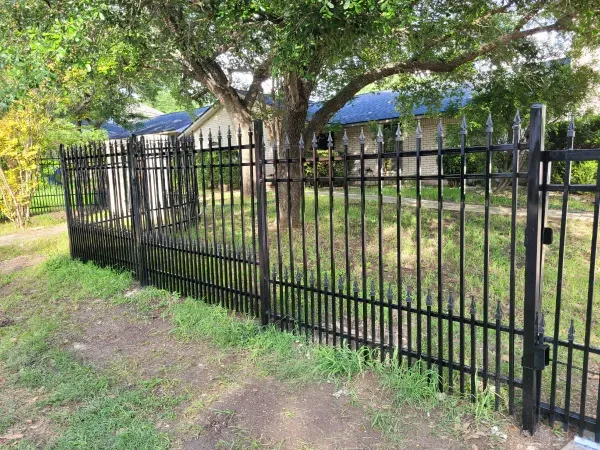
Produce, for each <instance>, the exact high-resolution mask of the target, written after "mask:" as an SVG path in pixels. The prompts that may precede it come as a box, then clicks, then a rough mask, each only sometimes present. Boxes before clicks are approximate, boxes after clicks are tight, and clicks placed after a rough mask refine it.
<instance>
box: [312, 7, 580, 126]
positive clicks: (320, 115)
mask: <svg viewBox="0 0 600 450" xmlns="http://www.w3.org/2000/svg"><path fill="white" fill-rule="evenodd" d="M527 16H529V14H528V15H527ZM573 19H574V16H573V15H567V16H564V17H562V18H560V19H558V20H557V21H556V22H554V23H553V24H550V25H545V26H540V27H537V28H530V29H526V30H523V29H521V26H523V25H524V24H522V21H521V22H520V23H519V24H518V26H517V27H516V28H515V29H513V31H512V32H510V33H506V34H504V35H502V36H500V37H498V38H497V39H495V40H493V41H491V42H488V43H487V44H484V45H481V46H480V47H479V48H478V49H475V50H472V51H470V52H466V53H464V54H462V55H460V56H457V57H455V58H453V59H450V60H425V61H419V60H415V59H411V60H408V61H402V62H397V63H390V64H386V65H384V66H381V67H379V68H376V69H373V70H369V71H366V72H364V73H362V74H361V75H358V76H357V77H355V78H354V79H352V80H350V82H349V83H348V84H346V86H344V87H343V88H342V89H341V90H340V91H338V93H337V94H336V95H334V96H333V97H332V98H330V99H329V100H327V101H326V102H324V103H323V105H322V106H321V108H320V109H319V110H318V111H317V112H316V113H315V114H314V115H313V116H312V118H311V119H310V121H309V123H308V125H307V134H308V135H310V134H312V133H313V132H318V131H320V130H322V129H323V127H324V126H325V125H326V124H327V122H328V121H329V120H330V119H331V117H332V116H333V114H335V112H336V111H338V110H339V109H340V108H342V107H343V106H344V105H345V104H346V103H347V102H348V101H350V100H351V99H352V98H353V97H354V96H355V95H356V94H357V93H358V91H360V90H361V89H362V88H364V87H365V86H368V85H369V84H371V83H374V82H375V81H379V80H382V79H384V78H387V77H389V76H392V75H396V74H399V73H415V72H434V73H447V72H452V71H454V70H456V69H457V68H459V67H461V66H463V65H465V64H467V63H470V62H472V61H474V60H476V59H477V58H479V57H480V56H483V55H486V54H489V53H492V52H493V51H495V50H497V49H498V48H499V47H502V46H504V45H506V44H508V43H510V42H513V41H516V40H519V39H523V38H525V37H528V36H533V35H535V34H539V33H543V32H549V31H557V30H560V29H563V28H564V27H565V26H566V25H567V24H569V23H570V22H571V21H572V20H573ZM528 21H529V20H527V22H528ZM527 22H525V24H526V23H527Z"/></svg>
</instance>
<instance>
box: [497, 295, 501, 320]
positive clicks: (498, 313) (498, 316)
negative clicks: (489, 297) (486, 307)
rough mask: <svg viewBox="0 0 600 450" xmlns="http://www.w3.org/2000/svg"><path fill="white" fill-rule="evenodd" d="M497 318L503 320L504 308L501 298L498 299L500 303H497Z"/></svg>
mask: <svg viewBox="0 0 600 450" xmlns="http://www.w3.org/2000/svg"><path fill="white" fill-rule="evenodd" d="M496 320H502V308H500V300H498V304H497V305H496Z"/></svg>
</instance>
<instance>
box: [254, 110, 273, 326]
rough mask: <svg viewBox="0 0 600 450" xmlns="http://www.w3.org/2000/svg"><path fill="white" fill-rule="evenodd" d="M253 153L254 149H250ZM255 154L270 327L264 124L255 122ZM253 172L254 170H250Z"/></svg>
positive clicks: (265, 315) (264, 305) (263, 294)
mask: <svg viewBox="0 0 600 450" xmlns="http://www.w3.org/2000/svg"><path fill="white" fill-rule="evenodd" d="M250 151H252V149H250ZM254 152H255V153H254V154H255V161H256V182H257V187H256V209H257V215H258V219H257V220H258V266H259V272H260V318H261V321H262V324H263V325H268V324H269V321H270V317H271V298H270V294H269V237H268V226H267V184H266V182H265V152H264V147H263V123H262V121H261V120H255V121H254ZM250 170H252V168H250Z"/></svg>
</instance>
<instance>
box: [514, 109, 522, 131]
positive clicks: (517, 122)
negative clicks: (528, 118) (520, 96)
mask: <svg viewBox="0 0 600 450" xmlns="http://www.w3.org/2000/svg"><path fill="white" fill-rule="evenodd" d="M520 126H521V115H520V114H519V110H518V109H517V113H516V114H515V119H514V120H513V128H519V127H520Z"/></svg>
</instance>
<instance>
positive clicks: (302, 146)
mask: <svg viewBox="0 0 600 450" xmlns="http://www.w3.org/2000/svg"><path fill="white" fill-rule="evenodd" d="M298 148H299V149H300V150H303V149H304V138H303V137H302V135H300V139H299V140H298Z"/></svg>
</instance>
